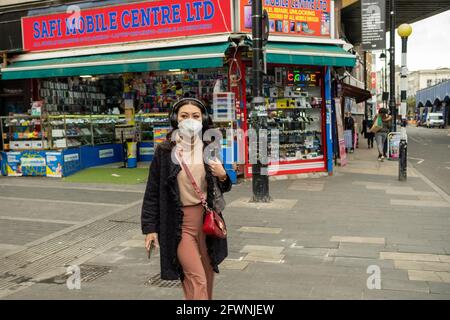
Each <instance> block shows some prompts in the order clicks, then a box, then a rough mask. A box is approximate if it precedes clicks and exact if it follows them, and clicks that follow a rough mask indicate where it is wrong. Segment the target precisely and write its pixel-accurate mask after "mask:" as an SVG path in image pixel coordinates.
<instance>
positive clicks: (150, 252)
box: [147, 241, 155, 259]
mask: <svg viewBox="0 0 450 320" xmlns="http://www.w3.org/2000/svg"><path fill="white" fill-rule="evenodd" d="M153 249H155V242H154V241H152V242H150V249H149V250H148V251H147V254H148V258H149V259H150V258H151V256H152V252H153Z"/></svg>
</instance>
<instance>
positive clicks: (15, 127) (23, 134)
mask: <svg viewBox="0 0 450 320" xmlns="http://www.w3.org/2000/svg"><path fill="white" fill-rule="evenodd" d="M0 122H1V124H0V125H1V132H2V139H3V144H2V145H3V149H4V150H5V151H7V150H15V151H19V150H42V149H47V148H48V141H47V138H48V128H47V121H46V119H45V118H44V117H43V116H30V115H26V114H15V115H10V116H7V117H3V118H2V119H1V121H0Z"/></svg>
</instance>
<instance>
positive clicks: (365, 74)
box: [364, 51, 369, 123]
mask: <svg viewBox="0 0 450 320" xmlns="http://www.w3.org/2000/svg"><path fill="white" fill-rule="evenodd" d="M364 89H365V90H367V51H364ZM364 120H365V121H366V122H365V123H367V120H369V110H368V109H367V100H366V101H364Z"/></svg>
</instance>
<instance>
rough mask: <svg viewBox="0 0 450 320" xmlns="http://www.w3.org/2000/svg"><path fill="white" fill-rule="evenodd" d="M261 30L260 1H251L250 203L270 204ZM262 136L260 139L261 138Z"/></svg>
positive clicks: (262, 37) (261, 9)
mask: <svg viewBox="0 0 450 320" xmlns="http://www.w3.org/2000/svg"><path fill="white" fill-rule="evenodd" d="M265 31H267V30H264V29H263V5H262V0H253V2H252V37H253V45H252V50H253V52H252V54H253V60H252V70H253V79H252V80H253V86H252V91H253V102H252V121H253V124H254V129H255V131H256V137H257V139H256V141H257V142H256V148H254V149H253V152H257V157H256V163H254V164H253V165H252V176H253V177H252V186H253V198H252V202H270V201H271V197H270V195H269V170H268V165H267V161H266V160H267V158H265V159H263V156H262V155H263V154H265V153H264V152H262V151H263V150H261V149H262V148H263V146H264V144H261V138H262V139H266V141H267V139H268V137H267V114H266V112H267V111H266V108H265V99H264V95H263V80H264V79H263V76H264V48H263V45H264V40H265V38H266V36H267V35H266V34H265ZM261 136H262V137H261ZM260 137H261V138H260ZM262 160H264V161H262Z"/></svg>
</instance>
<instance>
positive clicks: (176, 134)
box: [141, 98, 231, 300]
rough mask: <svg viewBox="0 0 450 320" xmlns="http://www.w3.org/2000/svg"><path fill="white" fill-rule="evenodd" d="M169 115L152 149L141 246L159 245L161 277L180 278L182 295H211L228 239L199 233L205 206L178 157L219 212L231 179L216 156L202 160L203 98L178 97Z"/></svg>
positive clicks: (206, 126) (207, 121) (206, 119)
mask: <svg viewBox="0 0 450 320" xmlns="http://www.w3.org/2000/svg"><path fill="white" fill-rule="evenodd" d="M169 119H170V122H171V126H172V128H173V130H172V131H171V132H170V133H169V134H168V136H167V141H165V142H164V143H162V144H160V145H159V146H158V147H157V148H156V150H155V156H154V158H153V161H152V164H151V166H150V173H149V178H148V181H147V188H146V191H145V195H144V203H143V206H142V215H141V225H142V232H143V233H144V234H145V235H146V238H145V247H146V249H147V251H149V252H150V251H151V250H152V248H154V247H156V248H160V259H161V261H160V264H161V279H163V280H177V279H180V280H181V281H182V284H183V292H184V297H185V299H186V300H211V299H212V296H213V281H214V272H216V273H218V272H219V269H218V265H219V264H220V263H221V262H222V261H223V260H224V259H225V258H226V256H227V254H228V248H227V240H226V239H221V238H216V237H210V236H206V235H205V234H204V232H203V229H202V226H203V218H204V208H203V206H202V203H201V200H200V198H199V195H198V193H197V192H196V190H195V189H194V187H193V183H192V181H191V180H190V178H189V176H188V175H187V174H186V172H185V170H183V169H182V167H181V166H180V163H178V161H177V160H181V159H182V160H181V161H184V162H185V163H186V165H187V168H188V170H189V171H190V172H191V173H192V176H193V178H194V180H195V183H196V184H197V186H198V189H200V190H201V192H202V193H203V194H205V195H206V198H207V203H208V206H209V207H210V208H214V209H215V210H216V211H218V212H219V215H220V216H221V217H222V215H221V214H220V212H221V211H222V210H223V208H217V206H218V203H219V202H220V203H221V204H222V206H224V201H223V196H222V193H223V192H227V191H230V189H231V180H230V178H229V176H228V175H227V173H226V171H225V169H224V167H223V165H222V163H220V161H219V160H218V159H217V157H214V159H211V158H210V160H209V161H207V163H206V162H205V161H204V159H205V158H204V153H205V148H206V146H207V144H205V143H204V142H203V139H202V138H203V134H204V133H205V132H206V131H207V130H208V129H209V125H210V123H211V121H210V119H209V116H208V112H207V108H206V106H205V104H204V103H203V102H202V101H200V100H197V99H194V98H183V99H181V100H180V101H178V102H177V103H175V105H174V106H173V108H172V110H171V113H170V118H169ZM177 129H179V130H177ZM186 137H187V138H186ZM206 150H208V148H206ZM175 154H176V155H178V156H179V157H178V158H177V157H176V156H175ZM180 157H181V158H180Z"/></svg>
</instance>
